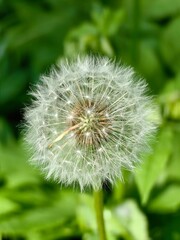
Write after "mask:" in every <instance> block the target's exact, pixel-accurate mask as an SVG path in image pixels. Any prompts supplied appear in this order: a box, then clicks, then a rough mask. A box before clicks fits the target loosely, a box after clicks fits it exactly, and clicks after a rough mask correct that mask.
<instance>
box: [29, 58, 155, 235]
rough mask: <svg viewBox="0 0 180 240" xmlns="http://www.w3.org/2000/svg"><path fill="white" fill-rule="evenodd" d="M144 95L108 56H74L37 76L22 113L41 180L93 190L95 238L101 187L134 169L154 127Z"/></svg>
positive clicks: (131, 73)
mask: <svg viewBox="0 0 180 240" xmlns="http://www.w3.org/2000/svg"><path fill="white" fill-rule="evenodd" d="M145 92H146V84H145V82H144V81H143V80H138V79H137V78H136V76H135V73H134V71H133V70H132V69H131V68H126V67H124V66H118V65H116V64H115V63H113V62H112V61H110V60H109V59H108V58H101V57H93V56H87V57H79V58H77V59H76V60H75V61H70V62H68V61H62V62H61V63H60V64H59V66H58V67H57V68H54V69H52V71H51V73H50V74H49V75H48V76H43V77H42V78H41V82H40V83H39V85H38V86H37V88H36V89H35V90H34V91H32V96H33V97H34V100H33V103H32V106H30V107H29V108H27V110H26V113H25V119H26V124H27V131H26V141H27V142H28V145H29V146H31V148H32V150H33V152H34V154H33V156H32V162H34V163H35V164H38V165H41V166H42V168H43V170H44V171H45V172H46V176H47V178H50V177H52V178H53V179H54V180H56V181H58V182H59V183H64V184H66V185H72V184H73V185H74V184H76V183H78V184H79V186H80V188H81V190H84V189H85V188H86V187H91V188H92V189H93V190H94V192H95V203H96V210H97V218H98V225H99V232H100V236H101V239H105V230H104V224H103V215H102V192H101V189H102V184H103V182H105V181H106V180H108V181H109V182H110V183H112V184H113V183H115V181H116V179H117V178H120V179H122V169H123V168H127V169H130V170H132V169H133V168H134V166H135V163H136V162H139V156H140V153H141V152H142V151H144V150H145V149H146V148H147V146H148V145H147V140H148V138H149V136H151V134H152V132H153V131H154V129H155V126H154V123H153V121H152V120H151V115H152V113H153V105H152V101H151V99H150V98H149V97H147V96H146V95H145Z"/></svg>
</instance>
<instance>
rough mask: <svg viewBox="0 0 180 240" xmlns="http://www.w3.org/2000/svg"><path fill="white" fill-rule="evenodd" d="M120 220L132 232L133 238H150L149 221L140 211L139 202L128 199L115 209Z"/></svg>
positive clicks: (137, 239) (146, 239)
mask: <svg viewBox="0 0 180 240" xmlns="http://www.w3.org/2000/svg"><path fill="white" fill-rule="evenodd" d="M115 214H116V217H117V218H118V220H119V222H120V223H121V224H122V225H123V226H124V227H125V229H126V230H127V232H129V233H130V235H131V236H132V238H129V237H128V238H125V239H133V240H148V239H149V236H148V223H147V219H146V217H145V215H144V214H143V213H142V212H141V211H140V209H139V208H138V206H137V203H136V202H135V201H133V200H127V201H125V202H124V203H122V204H121V205H119V206H118V207H117V208H116V209H115Z"/></svg>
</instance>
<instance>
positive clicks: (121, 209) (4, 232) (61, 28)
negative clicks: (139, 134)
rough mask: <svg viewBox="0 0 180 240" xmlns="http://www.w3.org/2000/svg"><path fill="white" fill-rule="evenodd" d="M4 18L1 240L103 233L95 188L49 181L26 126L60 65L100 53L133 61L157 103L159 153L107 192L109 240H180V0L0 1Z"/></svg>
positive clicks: (0, 49) (90, 238)
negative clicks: (35, 161) (24, 136)
mask: <svg viewBox="0 0 180 240" xmlns="http://www.w3.org/2000/svg"><path fill="white" fill-rule="evenodd" d="M0 20H1V21H0V239H1V237H2V239H4V240H11V239H20V240H21V239H23V240H24V239H25V240H26V239H27V240H42V239H43V240H57V239H83V240H95V239H98V237H97V228H96V222H95V216H94V215H95V214H94V209H93V200H92V197H91V194H89V193H83V194H81V193H79V191H78V190H72V189H66V188H63V187H62V188H60V186H58V185H57V184H56V183H51V182H47V181H46V180H44V177H43V176H41V175H40V171H38V170H36V169H34V167H32V166H30V165H29V163H28V153H27V151H26V150H25V149H24V147H23V144H22V140H21V134H20V128H19V127H18V126H19V125H20V124H21V122H22V115H23V107H24V106H25V105H26V104H28V103H29V102H30V98H29V96H28V94H27V91H28V89H29V88H30V87H31V86H33V85H34V84H35V83H36V82H37V81H38V80H39V76H40V75H41V74H42V73H44V71H49V69H50V66H51V64H52V63H56V62H57V61H59V59H60V58H62V57H64V56H66V57H73V56H76V55H77V54H81V53H96V54H100V55H107V56H109V57H112V58H115V59H116V60H121V62H123V63H125V64H127V65H132V66H133V67H134V68H135V69H136V71H137V72H138V73H139V74H140V75H141V76H142V77H144V78H145V79H146V80H147V82H148V84H149V86H150V90H151V91H150V94H154V95H155V96H156V101H157V104H158V106H159V113H158V121H159V122H160V127H159V132H158V134H157V140H156V142H155V143H153V145H152V148H153V151H152V153H151V154H149V155H148V156H144V157H143V164H142V166H140V167H138V168H137V171H135V173H134V174H131V173H127V172H126V173H125V183H122V182H118V183H117V185H116V186H115V187H114V188H113V189H111V187H110V186H109V188H107V189H105V212H104V213H105V221H106V226H107V234H108V240H115V239H123V240H148V239H153V240H161V239H162V240H179V239H180V41H179V39H180V1H179V0H171V1H170V0H121V1H120V0H119V1H118V0H117V1H116V0H112V1H107V0H104V1H103V0H92V1H83V0H39V1H35V0H32V1H27V0H17V1H13V0H8V1H6V0H0Z"/></svg>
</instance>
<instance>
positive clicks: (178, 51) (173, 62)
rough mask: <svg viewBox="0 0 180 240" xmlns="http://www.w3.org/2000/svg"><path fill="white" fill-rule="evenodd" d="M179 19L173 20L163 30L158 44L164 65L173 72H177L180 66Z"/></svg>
mask: <svg viewBox="0 0 180 240" xmlns="http://www.w3.org/2000/svg"><path fill="white" fill-rule="evenodd" d="M179 29H180V17H178V18H175V19H174V20H173V21H172V22H170V24H169V25H168V26H167V27H166V28H165V30H164V32H163V35H162V39H161V42H160V46H161V48H160V49H161V52H162V55H163V58H164V60H165V61H166V63H167V64H168V65H169V66H170V67H171V69H172V70H174V71H175V72H177V73H178V72H179V66H180V44H179V39H180V30H179Z"/></svg>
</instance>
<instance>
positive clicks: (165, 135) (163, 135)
mask: <svg viewBox="0 0 180 240" xmlns="http://www.w3.org/2000/svg"><path fill="white" fill-rule="evenodd" d="M171 152H172V129H171V128H170V127H164V128H162V129H161V131H160V134H159V137H158V139H157V142H155V143H154V146H153V150H152V153H151V154H150V155H148V156H147V157H146V158H145V159H144V160H143V161H144V162H143V164H142V167H140V168H139V169H138V170H137V171H136V174H135V180H136V183H137V186H138V190H139V193H140V196H141V201H142V203H143V204H145V203H146V202H147V200H148V198H149V195H150V192H151V190H152V188H153V186H154V185H155V183H156V181H157V179H158V177H159V176H160V174H161V173H162V170H163V169H164V167H165V165H166V163H167V161H168V159H169V156H170V154H171Z"/></svg>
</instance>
